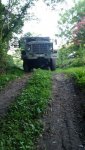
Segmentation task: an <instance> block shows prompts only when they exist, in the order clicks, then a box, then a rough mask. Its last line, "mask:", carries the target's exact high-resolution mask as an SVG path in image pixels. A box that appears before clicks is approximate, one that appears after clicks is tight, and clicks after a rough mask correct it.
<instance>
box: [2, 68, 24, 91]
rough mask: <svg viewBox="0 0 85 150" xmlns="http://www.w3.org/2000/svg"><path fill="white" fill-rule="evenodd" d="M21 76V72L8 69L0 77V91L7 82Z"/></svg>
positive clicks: (16, 69) (15, 69)
mask: <svg viewBox="0 0 85 150" xmlns="http://www.w3.org/2000/svg"><path fill="white" fill-rule="evenodd" d="M21 75H23V71H22V70H20V69H18V68H16V67H12V68H10V69H8V70H7V72H5V73H3V74H1V75H0V90H2V89H3V88H4V87H5V86H6V85H7V84H8V82H9V81H11V80H14V79H16V78H17V77H20V76H21Z"/></svg>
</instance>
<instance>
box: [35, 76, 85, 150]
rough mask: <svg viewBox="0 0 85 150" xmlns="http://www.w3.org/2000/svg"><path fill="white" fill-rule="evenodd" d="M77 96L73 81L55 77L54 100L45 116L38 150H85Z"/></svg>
mask: <svg viewBox="0 0 85 150" xmlns="http://www.w3.org/2000/svg"><path fill="white" fill-rule="evenodd" d="M77 98H78V95H76V92H75V89H74V85H73V83H72V81H71V79H68V78H67V77H66V76H65V75H63V74H61V75H59V74H55V75H54V77H53V99H52V102H51V103H50V104H49V107H48V109H47V112H46V114H45V115H44V116H43V123H44V132H43V135H42V137H41V138H40V140H39V142H38V147H37V150H85V147H84V146H83V144H82V140H81V138H80V136H79V132H78V131H79V130H78V128H79V127H78V120H77V113H75V112H76V111H77V110H75V109H76V101H77Z"/></svg>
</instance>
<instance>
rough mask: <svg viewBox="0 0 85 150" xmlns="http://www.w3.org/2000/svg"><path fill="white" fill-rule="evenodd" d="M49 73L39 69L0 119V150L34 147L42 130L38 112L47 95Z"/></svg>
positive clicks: (41, 111)
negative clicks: (5, 114)
mask: <svg viewBox="0 0 85 150" xmlns="http://www.w3.org/2000/svg"><path fill="white" fill-rule="evenodd" d="M50 79H51V74H50V72H49V71H42V70H40V69H38V70H36V71H35V72H34V73H33V76H32V77H31V79H30V80H29V81H28V84H27V86H26V88H25V89H24V90H23V91H22V93H21V95H20V96H18V97H17V98H16V101H15V102H14V104H12V106H11V107H10V109H9V111H8V114H7V116H6V117H5V118H3V119H1V121H0V149H1V150H9V149H10V150H16V149H17V150H34V149H36V148H35V144H36V140H37V137H38V136H39V135H40V133H41V131H42V124H41V121H40V116H41V115H42V113H43V112H44V110H45V108H46V105H47V103H48V100H49V97H50V96H51V93H50V90H51V80H50Z"/></svg>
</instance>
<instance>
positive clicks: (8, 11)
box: [0, 0, 33, 72]
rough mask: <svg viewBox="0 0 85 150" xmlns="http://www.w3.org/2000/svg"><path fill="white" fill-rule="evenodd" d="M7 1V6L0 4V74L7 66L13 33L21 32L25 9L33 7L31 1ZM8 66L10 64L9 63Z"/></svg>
mask: <svg viewBox="0 0 85 150" xmlns="http://www.w3.org/2000/svg"><path fill="white" fill-rule="evenodd" d="M22 3H23V2H22V1H21V0H14V1H10V0H9V1H7V4H6V5H4V4H2V1H1V2H0V72H3V71H4V70H5V69H6V67H7V64H8V61H9V60H8V56H7V55H6V54H7V51H8V45H9V41H10V40H11V39H12V36H13V33H19V32H21V28H22V26H23V24H24V20H25V18H26V12H27V9H28V8H30V7H31V5H33V0H28V1H27V0H24V5H22ZM9 64H11V62H10V61H9Z"/></svg>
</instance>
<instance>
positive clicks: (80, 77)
mask: <svg viewBox="0 0 85 150" xmlns="http://www.w3.org/2000/svg"><path fill="white" fill-rule="evenodd" d="M57 72H59V73H61V72H64V73H66V74H68V75H70V76H71V77H73V78H74V79H75V82H76V84H77V85H78V86H79V87H81V88H82V89H84V90H85V67H73V68H67V69H59V70H57Z"/></svg>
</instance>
